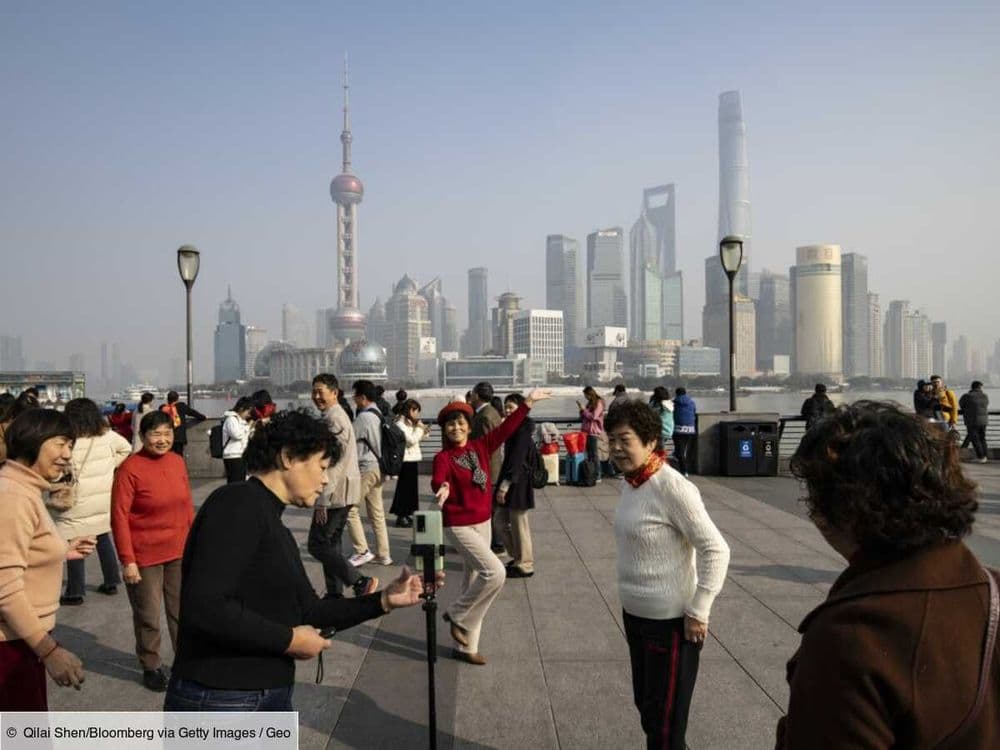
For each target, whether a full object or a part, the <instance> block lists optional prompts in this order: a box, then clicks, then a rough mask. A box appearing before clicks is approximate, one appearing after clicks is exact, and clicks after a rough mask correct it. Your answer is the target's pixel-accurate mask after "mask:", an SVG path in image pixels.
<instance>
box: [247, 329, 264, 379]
mask: <svg viewBox="0 0 1000 750" xmlns="http://www.w3.org/2000/svg"><path fill="white" fill-rule="evenodd" d="M246 337H247V343H246V359H247V362H246V372H245V373H244V377H246V378H247V379H249V378H253V377H256V372H257V370H256V367H257V355H258V354H260V353H261V352H262V351H264V347H265V346H267V329H266V328H258V327H257V326H247V327H246Z"/></svg>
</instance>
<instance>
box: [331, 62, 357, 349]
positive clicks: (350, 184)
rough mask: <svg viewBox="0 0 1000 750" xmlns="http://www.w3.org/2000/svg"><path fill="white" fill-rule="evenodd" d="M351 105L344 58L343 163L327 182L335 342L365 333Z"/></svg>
mask: <svg viewBox="0 0 1000 750" xmlns="http://www.w3.org/2000/svg"><path fill="white" fill-rule="evenodd" d="M353 140H354V138H353V136H352V135H351V106H350V81H349V80H348V77H347V58H346V57H345V58H344V130H343V132H342V133H341V134H340V142H341V144H342V145H343V152H344V163H343V167H342V169H341V173H340V174H339V175H337V176H336V177H334V178H333V181H332V182H331V183H330V197H331V198H333V202H334V203H336V204H337V309H336V311H335V312H334V313H333V315H332V317H330V318H329V320H328V329H329V332H330V336H329V337H328V338H329V339H332V340H333V341H335V342H338V343H346V342H348V341H357V340H360V339H363V338H364V336H365V316H364V313H362V312H361V310H360V308H359V294H358V204H359V203H361V199H362V198H363V197H364V192H365V191H364V187H363V186H362V184H361V180H360V179H359V178H358V177H357V176H356V175H354V174H352V173H351V142H352V141H353Z"/></svg>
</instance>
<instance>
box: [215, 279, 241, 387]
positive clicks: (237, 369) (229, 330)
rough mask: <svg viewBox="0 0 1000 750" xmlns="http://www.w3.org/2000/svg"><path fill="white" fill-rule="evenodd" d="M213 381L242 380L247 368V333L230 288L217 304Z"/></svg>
mask: <svg viewBox="0 0 1000 750" xmlns="http://www.w3.org/2000/svg"><path fill="white" fill-rule="evenodd" d="M214 353H215V382H216V383H226V382H230V381H234V380H242V379H243V378H244V377H245V376H246V370H247V334H246V328H245V327H244V325H243V323H242V322H241V321H240V306H239V305H238V304H236V300H234V299H233V292H232V289H229V290H228V293H227V295H226V299H225V300H223V302H222V304H220V305H219V323H218V325H217V326H216V327H215V347H214Z"/></svg>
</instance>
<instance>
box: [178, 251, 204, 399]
mask: <svg viewBox="0 0 1000 750" xmlns="http://www.w3.org/2000/svg"><path fill="white" fill-rule="evenodd" d="M200 265H201V253H199V252H198V250H197V248H195V246H194V245H181V246H180V247H179V248H177V270H178V271H179V272H180V274H181V281H183V282H184V286H185V288H186V289H187V403H188V406H191V382H192V381H193V380H194V367H193V366H192V364H191V349H192V348H193V347H192V344H191V287H193V286H194V280H195V279H196V278H198V268H199V266H200Z"/></svg>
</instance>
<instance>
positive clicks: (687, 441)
mask: <svg viewBox="0 0 1000 750" xmlns="http://www.w3.org/2000/svg"><path fill="white" fill-rule="evenodd" d="M693 439H694V433H692V434H690V435H687V434H684V433H682V432H681V433H678V432H675V433H674V458H675V459H677V471H679V472H680V473H681V474H685V475H686V474H687V473H688V449H689V448H690V447H691V441H692V440H693Z"/></svg>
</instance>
